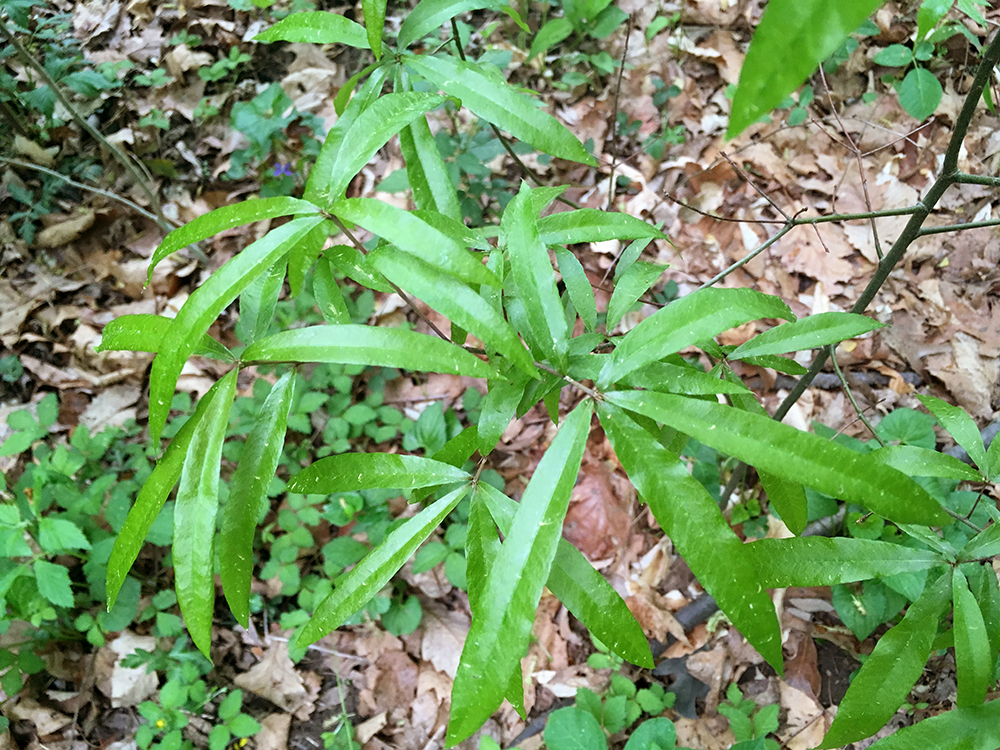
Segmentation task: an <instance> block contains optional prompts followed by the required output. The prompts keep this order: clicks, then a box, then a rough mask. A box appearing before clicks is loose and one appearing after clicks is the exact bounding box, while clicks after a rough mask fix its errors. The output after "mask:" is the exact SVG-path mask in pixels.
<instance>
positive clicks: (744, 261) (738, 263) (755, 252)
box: [695, 221, 797, 292]
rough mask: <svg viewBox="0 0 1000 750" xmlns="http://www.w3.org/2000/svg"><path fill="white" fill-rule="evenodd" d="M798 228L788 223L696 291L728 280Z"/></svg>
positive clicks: (791, 222)
mask: <svg viewBox="0 0 1000 750" xmlns="http://www.w3.org/2000/svg"><path fill="white" fill-rule="evenodd" d="M796 226H797V224H795V222H794V221H790V222H788V223H787V224H785V226H783V227H782V228H781V229H779V230H778V231H777V233H776V234H775V235H774V236H773V237H771V238H770V239H768V240H766V241H765V242H764V243H763V244H762V245H760V246H759V247H758V248H756V249H755V250H753V251H752V252H751V253H749V254H748V255H745V256H743V258H741V259H740V260H738V261H736V262H735V263H733V264H732V265H731V266H729V268H727V269H726V270H724V271H722V272H721V273H718V274H716V275H715V276H713V277H712V278H711V279H709V280H708V281H706V282H705V283H704V284H702V285H701V286H700V287H698V288H697V289H696V290H695V291H696V292H700V291H701V290H702V289H707V288H708V287H710V286H715V285H716V284H718V283H719V282H720V281H722V280H723V279H724V278H726V277H727V276H728V275H729V274H731V273H732V272H733V271H735V270H736V269H738V268H742V267H743V266H745V265H746V264H747V263H749V262H750V261H752V260H753V259H754V258H756V257H757V256H758V255H760V254H761V253H762V252H764V251H765V250H767V249H768V248H769V247H771V245H773V244H774V243H775V242H777V241H778V240H780V239H781V238H782V237H784V236H785V235H786V234H788V233H789V232H790V231H792V229H794V228H795V227H796Z"/></svg>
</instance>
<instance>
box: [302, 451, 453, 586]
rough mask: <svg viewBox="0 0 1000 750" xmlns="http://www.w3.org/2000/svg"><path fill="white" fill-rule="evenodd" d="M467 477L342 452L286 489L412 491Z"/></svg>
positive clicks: (438, 467)
mask: <svg viewBox="0 0 1000 750" xmlns="http://www.w3.org/2000/svg"><path fill="white" fill-rule="evenodd" d="M468 478H469V475H468V473H466V472H464V471H462V470H461V469H459V468H457V467H455V466H451V465H450V464H446V463H443V462H441V461H435V460H433V459H430V458H422V457H421V456H399V455H395V454H392V453H343V454H340V455H337V456H328V457H326V458H321V459H320V460H319V461H316V462H315V463H313V464H311V465H310V466H308V467H306V468H305V469H303V470H302V471H300V472H299V473H298V474H296V475H295V476H294V477H292V479H291V481H289V483H288V490H289V491H290V492H299V493H301V494H303V495H328V494H330V493H332V492H354V491H357V490H373V489H390V490H412V489H416V488H418V487H431V486H436V485H442V484H451V483H452V482H462V481H465V480H467V479H468ZM372 593H373V594H374V592H372Z"/></svg>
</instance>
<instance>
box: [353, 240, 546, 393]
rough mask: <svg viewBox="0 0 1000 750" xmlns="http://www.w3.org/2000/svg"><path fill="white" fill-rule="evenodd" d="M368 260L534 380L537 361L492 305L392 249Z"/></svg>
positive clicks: (432, 267)
mask: <svg viewBox="0 0 1000 750" xmlns="http://www.w3.org/2000/svg"><path fill="white" fill-rule="evenodd" d="M369 259H370V261H371V263H372V265H373V266H374V267H375V268H376V269H378V271H379V272H380V273H382V274H384V275H385V276H386V278H388V279H391V280H392V281H394V282H395V283H396V284H398V285H399V286H400V287H401V288H403V289H405V290H406V291H408V292H410V293H411V294H414V295H416V296H417V297H418V298H420V299H422V300H423V301H424V302H426V303H427V304H428V305H430V306H431V307H433V308H434V309H435V310H437V311H438V312H440V313H441V314H442V315H444V316H445V317H446V318H448V319H449V320H451V321H452V322H453V323H457V324H458V325H459V326H461V327H462V328H463V329H465V330H466V331H469V332H470V333H471V334H473V335H474V336H476V337H478V338H479V339H480V340H481V341H482V342H483V343H484V344H486V346H488V347H490V348H492V349H493V350H495V351H497V352H499V353H500V354H501V355H503V356H504V357H506V358H507V359H509V360H510V361H511V362H512V363H513V364H515V365H516V366H517V367H519V368H520V369H521V370H522V371H523V372H525V373H526V374H528V375H530V376H531V377H533V378H537V377H538V371H537V369H536V368H535V361H534V359H532V357H531V355H530V354H529V353H528V351H527V349H525V348H524V344H523V343H521V340H520V338H518V335H517V332H516V331H514V329H513V328H512V327H511V325H510V323H508V322H507V321H506V320H505V319H504V318H503V316H502V315H501V314H500V313H499V312H498V311H497V310H496V309H494V308H493V307H492V306H491V305H490V304H489V302H487V301H486V300H485V299H483V298H482V297H481V296H480V295H478V294H476V293H475V292H474V291H473V290H472V289H470V288H469V287H468V286H466V285H465V284H463V283H462V282H461V281H459V280H458V279H456V278H454V277H453V276H451V275H449V274H447V273H444V272H443V271H442V270H440V268H438V267H437V266H435V265H434V264H433V263H430V262H427V261H424V260H422V259H421V258H418V257H416V256H413V255H410V254H409V253H405V252H400V251H398V250H394V249H393V248H388V247H386V248H382V249H380V250H377V251H375V252H373V253H371V254H370V256H369Z"/></svg>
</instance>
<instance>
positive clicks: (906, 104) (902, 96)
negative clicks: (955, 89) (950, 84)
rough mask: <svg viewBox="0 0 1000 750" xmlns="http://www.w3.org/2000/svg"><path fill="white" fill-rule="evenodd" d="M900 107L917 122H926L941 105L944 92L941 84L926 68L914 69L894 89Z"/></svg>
mask: <svg viewBox="0 0 1000 750" xmlns="http://www.w3.org/2000/svg"><path fill="white" fill-rule="evenodd" d="M896 94H897V96H899V104H900V106H901V107H902V108H903V109H905V110H906V113H907V114H908V115H909V116H910V117H913V118H915V119H917V120H921V121H923V120H926V119H927V118H928V117H930V116H931V115H932V114H934V110H936V109H937V106H938V104H940V103H941V97H942V96H943V95H944V90H943V89H942V88H941V82H940V81H938V79H937V78H935V77H934V74H933V73H931V72H930V71H929V70H927V69H926V68H914V69H913V70H911V71H910V72H909V73H907V74H906V77H905V78H903V80H902V81H901V82H900V84H899V87H898V88H897V89H896Z"/></svg>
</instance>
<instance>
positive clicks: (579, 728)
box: [543, 22, 645, 750]
mask: <svg viewBox="0 0 1000 750" xmlns="http://www.w3.org/2000/svg"><path fill="white" fill-rule="evenodd" d="M567 23H568V22H567ZM543 738H544V739H545V747H547V748H549V750H607V747H608V739H607V737H605V736H604V730H603V729H601V725H600V724H598V723H597V719H595V718H594V717H593V716H591V715H590V713H589V712H588V711H584V710H583V709H582V708H577V707H576V706H567V707H566V708H560V709H558V710H557V711H553V712H552V715H551V716H549V720H548V721H547V722H546V723H545V734H544V735H543ZM644 747H645V746H644Z"/></svg>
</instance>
